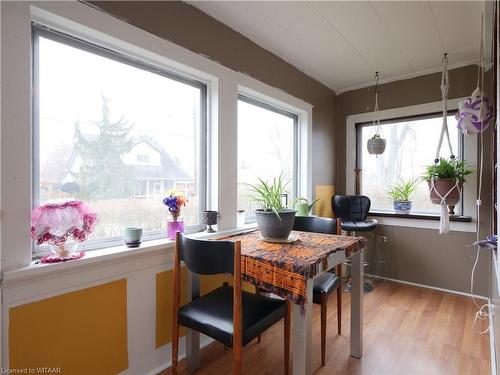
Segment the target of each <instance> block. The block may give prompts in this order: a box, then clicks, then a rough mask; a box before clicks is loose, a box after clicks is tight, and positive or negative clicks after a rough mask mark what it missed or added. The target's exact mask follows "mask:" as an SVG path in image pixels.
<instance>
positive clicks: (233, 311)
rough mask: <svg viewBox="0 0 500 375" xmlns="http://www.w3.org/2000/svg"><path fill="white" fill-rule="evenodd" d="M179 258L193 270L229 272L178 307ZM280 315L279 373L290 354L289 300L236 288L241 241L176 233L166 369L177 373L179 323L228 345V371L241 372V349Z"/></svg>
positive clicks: (237, 286) (286, 365)
mask: <svg viewBox="0 0 500 375" xmlns="http://www.w3.org/2000/svg"><path fill="white" fill-rule="evenodd" d="M181 260H182V261H184V264H185V266H186V267H187V268H188V269H189V270H190V271H191V272H194V273H196V274H199V275H215V274H222V273H231V274H233V285H234V287H231V286H229V285H228V284H227V283H224V284H223V285H222V286H221V287H219V288H217V289H215V290H213V291H211V292H209V293H207V294H205V295H203V296H201V297H198V298H196V299H195V300H193V301H191V302H189V303H188V304H186V305H184V306H182V307H180V295H181V292H180V291H181V285H180V280H181ZM281 319H285V340H284V341H285V343H284V344H285V345H284V346H285V358H284V362H285V374H288V370H289V367H290V366H289V358H290V306H289V303H287V302H285V301H283V300H281V299H275V298H270V297H265V296H261V295H257V294H252V293H248V292H244V291H242V290H241V243H240V242H239V241H238V242H234V243H233V242H231V241H204V240H194V239H190V238H187V237H185V236H183V235H182V234H180V233H177V236H176V241H175V248H174V287H173V315H172V373H173V374H177V370H178V354H179V326H180V325H182V326H184V327H186V328H190V329H193V330H195V331H198V332H201V333H204V334H205V335H207V336H210V337H212V338H213V339H215V340H217V341H220V342H221V343H223V344H224V345H225V346H227V347H231V348H232V350H233V374H236V375H239V374H241V353H242V348H243V346H245V345H246V344H248V343H249V342H250V341H252V340H253V339H255V338H257V337H258V336H259V335H260V334H261V333H263V332H264V331H265V330H267V329H268V328H270V327H271V326H273V325H274V324H275V323H277V322H279V321H280V320H281Z"/></svg>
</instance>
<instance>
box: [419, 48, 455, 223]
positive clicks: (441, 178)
mask: <svg viewBox="0 0 500 375" xmlns="http://www.w3.org/2000/svg"><path fill="white" fill-rule="evenodd" d="M442 63H443V71H442V74H441V97H442V102H443V124H442V126H441V134H440V136H439V141H438V145H437V149H436V157H435V159H434V164H433V165H432V166H429V167H428V170H427V174H426V178H427V183H428V184H429V191H430V198H431V201H432V203H435V204H439V205H440V206H441V214H440V222H439V233H448V232H449V230H450V216H449V212H448V205H450V206H453V207H454V206H455V205H456V204H457V203H458V202H460V197H461V195H462V181H460V179H459V178H457V175H456V173H451V174H448V175H444V174H443V173H442V172H445V171H446V172H447V171H450V170H452V171H455V168H456V167H457V163H459V164H460V165H462V164H463V162H461V161H456V160H455V155H454V154H453V147H452V145H451V141H450V134H449V132H448V119H447V117H448V91H449V88H450V84H449V77H448V54H447V53H445V54H444V56H443V60H442ZM444 136H446V140H447V143H448V147H449V150H450V160H446V159H443V158H440V157H439V153H440V150H441V145H442V144H443V140H444ZM460 165H459V166H460ZM448 166H449V167H450V168H447V167H448Z"/></svg>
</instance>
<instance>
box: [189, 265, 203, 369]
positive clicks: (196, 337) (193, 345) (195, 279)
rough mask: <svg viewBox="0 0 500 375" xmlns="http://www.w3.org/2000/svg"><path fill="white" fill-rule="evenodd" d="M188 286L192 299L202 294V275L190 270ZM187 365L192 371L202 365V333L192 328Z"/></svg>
mask: <svg viewBox="0 0 500 375" xmlns="http://www.w3.org/2000/svg"><path fill="white" fill-rule="evenodd" d="M187 287H188V296H190V301H192V300H194V299H196V298H198V297H199V296H200V276H199V275H198V274H196V273H193V272H190V271H189V276H188V285H187ZM186 367H187V368H188V370H189V371H191V372H192V371H195V370H196V369H198V368H199V367H200V334H199V332H196V331H193V330H192V329H188V330H187V335H186Z"/></svg>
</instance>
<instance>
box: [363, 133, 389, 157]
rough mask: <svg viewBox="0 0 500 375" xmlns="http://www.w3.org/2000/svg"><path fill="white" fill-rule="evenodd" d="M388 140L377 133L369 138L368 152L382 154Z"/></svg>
mask: <svg viewBox="0 0 500 375" xmlns="http://www.w3.org/2000/svg"><path fill="white" fill-rule="evenodd" d="M385 145H386V141H385V139H383V138H381V137H380V134H375V135H374V136H373V137H371V138H370V139H369V140H368V143H367V144H366V147H367V148H368V153H369V154H372V155H380V154H383V153H384V151H385Z"/></svg>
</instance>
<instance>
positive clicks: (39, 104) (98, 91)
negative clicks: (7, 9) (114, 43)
mask: <svg viewBox="0 0 500 375" xmlns="http://www.w3.org/2000/svg"><path fill="white" fill-rule="evenodd" d="M33 35H34V47H33V48H34V50H33V52H34V53H33V67H34V71H33V73H34V74H33V79H34V81H33V85H34V91H35V93H36V94H37V95H35V97H34V119H33V124H34V145H33V146H34V161H35V163H34V164H35V168H34V178H33V180H34V184H35V186H34V189H33V190H34V197H33V204H34V206H35V205H39V204H44V203H48V202H54V201H60V200H68V199H78V200H83V201H85V202H86V203H87V204H88V205H89V206H91V207H92V208H93V209H94V210H95V211H96V212H97V214H98V216H99V225H98V226H97V227H96V229H95V231H94V233H93V234H92V237H91V238H90V240H89V241H87V243H86V244H87V246H88V247H89V248H92V247H96V248H97V247H101V246H103V244H104V243H105V242H106V243H107V244H109V242H110V241H120V238H121V234H122V231H123V228H125V227H128V226H142V227H144V231H145V233H146V238H147V237H150V238H153V237H158V236H163V235H164V234H165V233H164V232H165V223H166V219H167V210H166V208H165V207H164V206H163V204H162V197H163V196H165V195H166V194H167V192H168V191H169V190H170V189H173V188H176V189H178V190H180V191H181V192H182V193H184V194H185V195H186V196H187V198H188V200H189V202H188V203H187V205H186V207H185V208H184V209H183V212H184V220H185V222H186V224H187V227H188V228H189V227H191V228H194V227H198V225H199V216H200V211H201V210H203V209H205V208H204V207H205V201H206V183H205V177H204V176H205V165H204V163H202V162H201V160H204V157H203V152H204V150H205V149H206V147H205V144H204V143H205V142H206V140H205V139H206V137H205V136H204V134H205V133H206V130H205V126H206V125H205V123H206V110H205V108H206V86H205V85H204V84H202V83H201V82H198V81H194V80H189V79H186V78H184V77H180V76H176V75H175V74H173V73H171V72H169V71H164V70H162V69H160V68H158V67H155V66H150V65H148V64H147V63H143V62H139V61H136V60H133V59H129V58H127V57H125V56H123V55H119V54H116V53H114V52H112V51H108V50H105V49H102V48H100V47H98V46H95V45H91V44H88V43H86V42H83V41H80V40H77V39H74V38H72V37H69V36H66V35H63V34H59V33H57V32H54V31H50V30H46V29H44V28H40V27H37V26H34V27H33ZM75 72H78V74H75ZM36 250H39V249H35V251H36Z"/></svg>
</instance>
